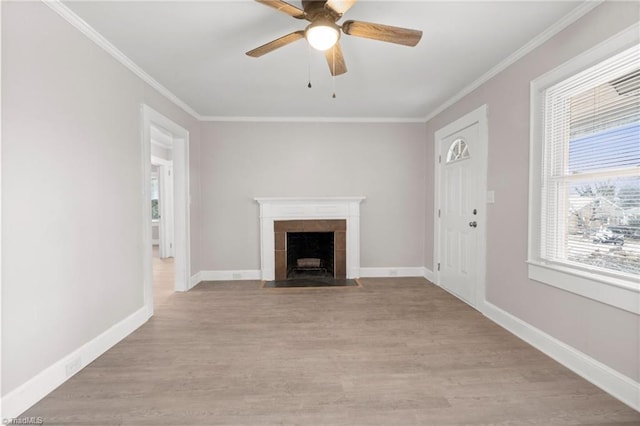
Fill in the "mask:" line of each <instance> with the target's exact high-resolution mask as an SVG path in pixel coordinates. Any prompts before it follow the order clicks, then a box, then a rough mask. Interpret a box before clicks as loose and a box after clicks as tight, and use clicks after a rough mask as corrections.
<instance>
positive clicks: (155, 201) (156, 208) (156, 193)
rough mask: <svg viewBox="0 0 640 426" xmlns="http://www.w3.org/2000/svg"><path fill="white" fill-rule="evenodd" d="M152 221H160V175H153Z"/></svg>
mask: <svg viewBox="0 0 640 426" xmlns="http://www.w3.org/2000/svg"><path fill="white" fill-rule="evenodd" d="M151 220H160V184H159V181H158V173H152V174H151Z"/></svg>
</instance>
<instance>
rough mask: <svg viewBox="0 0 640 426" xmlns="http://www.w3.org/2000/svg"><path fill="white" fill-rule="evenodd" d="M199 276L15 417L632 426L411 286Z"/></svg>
mask: <svg viewBox="0 0 640 426" xmlns="http://www.w3.org/2000/svg"><path fill="white" fill-rule="evenodd" d="M361 283H362V285H363V287H362V288H353V287H352V288H341V289H335V288H331V289H261V288H260V282H257V281H245V282H215V283H213V282H207V283H202V284H200V285H198V286H197V287H196V288H194V289H193V290H192V291H190V292H188V293H176V294H173V295H171V296H169V297H168V298H167V299H166V301H165V303H163V304H161V305H159V306H158V308H157V310H156V315H155V316H154V317H153V318H152V319H151V320H150V321H149V322H148V323H147V324H145V325H144V326H143V327H141V328H140V329H138V330H137V331H136V332H134V333H133V334H132V335H130V336H129V337H127V338H126V339H125V340H124V341H122V342H121V343H119V344H118V345H116V346H115V347H114V348H112V349H111V350H110V351H108V352H107V353H106V354H104V355H103V356H101V357H100V358H98V359H97V360H96V361H95V362H93V363H92V364H91V365H89V366H88V367H87V368H85V369H84V370H83V371H81V372H80V373H78V374H77V375H76V376H75V377H73V378H72V379H71V380H69V381H68V382H67V383H65V384H64V385H62V386H61V387H60V388H58V389H57V390H56V391H54V392H53V393H51V394H50V395H49V396H47V397H46V398H45V399H43V400H42V401H41V402H39V403H38V404H37V405H35V406H34V407H32V408H31V409H30V410H28V411H27V412H26V413H25V414H24V416H42V417H44V422H45V424H46V425H51V424H74V425H107V424H109V425H110V424H113V425H174V424H175V425H212V424H244V425H252V424H300V425H321V424H331V425H333V424H345V425H364V424H388V425H414V424H420V425H450V424H510V425H511V424H542V425H554V424H563V425H569V424H571V425H577V424H593V425H595V424H598V425H638V424H640V413H638V412H636V411H634V410H632V409H631V408H629V407H627V406H625V405H624V404H622V403H620V402H618V401H617V400H615V399H614V398H612V397H610V396H609V395H607V394H606V393H604V392H603V391H601V390H599V389H598V388H596V387H595V386H593V385H591V384H590V383H588V382H586V381H585V380H583V379H581V378H579V377H578V376H576V375H575V374H573V373H572V372H570V371H569V370H567V369H566V368H564V367H562V366H560V365H559V364H557V363H556V362H554V361H553V360H551V359H550V358H548V357H547V356H545V355H543V354H542V353H540V352H539V351H537V350H535V349H533V348H532V347H531V346H529V345H527V344H525V343H524V342H522V341H521V340H519V339H517V338H516V337H514V336H512V335H511V334H509V333H508V332H507V331H505V330H503V329H502V328H500V327H499V326H497V325H495V324H493V323H492V322H491V321H489V320H487V319H486V318H484V317H483V316H482V315H481V314H480V313H478V312H477V311H475V310H473V309H471V308H470V307H468V306H467V305H465V304H464V303H462V302H460V301H458V300H457V299H455V298H454V297H452V296H451V295H449V294H448V293H446V292H444V291H443V290H441V289H440V288H438V287H435V286H433V285H431V284H428V283H427V282H426V281H425V280H424V279H419V278H394V279H362V280H361Z"/></svg>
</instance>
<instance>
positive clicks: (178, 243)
mask: <svg viewBox="0 0 640 426" xmlns="http://www.w3.org/2000/svg"><path fill="white" fill-rule="evenodd" d="M141 116H142V129H141V135H142V137H141V149H142V159H141V160H142V182H141V185H142V224H143V226H142V259H143V287H144V302H145V305H146V307H147V310H148V312H149V315H153V265H152V238H151V221H150V218H151V203H150V202H148V200H149V199H150V189H151V188H150V185H149V182H151V126H152V125H154V126H157V127H160V128H163V129H165V130H167V131H168V132H169V133H171V134H172V135H173V150H172V152H173V183H174V186H173V191H174V192H173V207H174V209H173V218H174V250H175V252H174V253H175V257H174V265H175V287H174V289H175V291H187V290H189V288H190V281H191V275H190V273H191V257H190V256H191V253H190V246H191V239H190V206H189V204H190V203H189V202H190V199H191V197H190V194H189V132H188V131H187V130H186V129H185V128H183V127H182V126H179V125H178V124H176V123H174V122H173V121H171V120H170V119H168V118H167V117H165V116H164V115H162V114H160V113H158V112H157V111H155V110H153V109H152V108H151V107H149V106H148V105H144V104H143V105H142V107H141Z"/></svg>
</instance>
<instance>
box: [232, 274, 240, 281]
mask: <svg viewBox="0 0 640 426" xmlns="http://www.w3.org/2000/svg"><path fill="white" fill-rule="evenodd" d="M231 277H232V278H233V279H234V280H240V279H242V274H241V273H240V272H234V273H233V274H231Z"/></svg>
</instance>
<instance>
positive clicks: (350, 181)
mask: <svg viewBox="0 0 640 426" xmlns="http://www.w3.org/2000/svg"><path fill="white" fill-rule="evenodd" d="M201 149H202V151H201V153H200V158H201V160H200V161H201V164H200V167H201V170H202V176H201V185H202V210H201V215H202V218H203V224H202V225H203V226H202V263H201V266H202V269H203V270H238V269H241V270H246V269H259V268H260V255H259V242H260V237H259V234H258V231H259V220H258V214H259V213H258V212H259V209H258V204H257V203H256V202H255V201H253V197H280V196H349V195H364V196H366V197H367V199H366V200H365V201H364V202H363V204H362V206H361V228H360V229H361V264H362V266H363V267H385V266H392V267H400V266H422V265H423V258H424V247H423V234H424V219H423V218H424V206H425V198H424V197H425V194H424V180H425V173H426V169H425V162H424V158H425V155H426V153H425V149H426V146H425V134H424V124H371V123H361V124H356V123H349V124H348V123H202V146H201Z"/></svg>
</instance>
